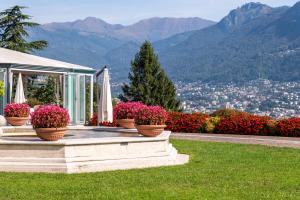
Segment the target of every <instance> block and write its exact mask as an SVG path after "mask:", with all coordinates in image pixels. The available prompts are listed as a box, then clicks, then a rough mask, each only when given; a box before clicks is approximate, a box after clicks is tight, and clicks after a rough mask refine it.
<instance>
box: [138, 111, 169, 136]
mask: <svg viewBox="0 0 300 200" xmlns="http://www.w3.org/2000/svg"><path fill="white" fill-rule="evenodd" d="M167 117H168V114H167V112H166V110H165V109H163V108H162V107H160V106H147V107H143V108H141V109H140V110H139V111H138V112H137V114H136V117H135V127H136V129H137V130H138V132H139V133H140V134H141V135H144V136H147V137H155V136H158V135H159V134H161V133H162V132H163V131H164V128H165V127H166V125H165V121H166V120H167Z"/></svg>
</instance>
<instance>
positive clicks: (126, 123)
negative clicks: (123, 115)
mask: <svg viewBox="0 0 300 200" xmlns="http://www.w3.org/2000/svg"><path fill="white" fill-rule="evenodd" d="M117 123H118V124H119V125H120V126H121V127H123V128H127V129H133V128H135V126H134V119H117Z"/></svg>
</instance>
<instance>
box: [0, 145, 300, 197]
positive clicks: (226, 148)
mask: <svg viewBox="0 0 300 200" xmlns="http://www.w3.org/2000/svg"><path fill="white" fill-rule="evenodd" d="M172 142H173V144H174V145H175V146H176V147H177V148H178V149H179V151H180V152H181V153H187V154H189V155H190V156H191V161H190V163H189V164H187V165H183V166H173V167H161V168H152V169H139V170H129V171H114V172H104V173H90V174H75V175H64V174H25V173H0V184H1V185H0V199H22V200H23V199H35V200H36V199H39V200H45V199H64V200H65V199H66V200H70V199H230V200H231V199H272V200H273V199H293V200H294V199H300V150H296V149H288V148H271V147H264V146H255V145H239V144H223V143H205V142H195V141H183V140H175V141H174V140H173V141H172Z"/></svg>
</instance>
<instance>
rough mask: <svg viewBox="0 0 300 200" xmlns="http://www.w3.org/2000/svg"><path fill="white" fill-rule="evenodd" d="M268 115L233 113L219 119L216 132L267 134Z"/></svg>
mask: <svg viewBox="0 0 300 200" xmlns="http://www.w3.org/2000/svg"><path fill="white" fill-rule="evenodd" d="M269 120H270V118H269V117H260V116H255V115H233V116H230V117H226V118H223V119H221V121H220V123H219V124H218V125H217V126H216V128H215V132H216V133H223V134H240V135H269V133H268V130H267V125H268V122H269Z"/></svg>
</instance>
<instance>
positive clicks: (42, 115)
mask: <svg viewBox="0 0 300 200" xmlns="http://www.w3.org/2000/svg"><path fill="white" fill-rule="evenodd" d="M69 123H70V116H69V113H68V111H67V110H66V109H64V108H61V107H59V106H53V105H45V106H40V107H39V108H38V109H37V110H35V111H34V112H33V113H32V114H31V124H32V125H33V127H34V128H61V127H66V126H67V125H68V124H69Z"/></svg>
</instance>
